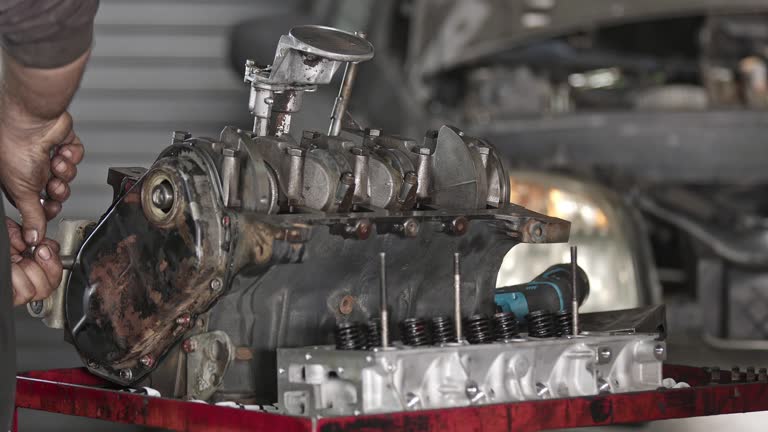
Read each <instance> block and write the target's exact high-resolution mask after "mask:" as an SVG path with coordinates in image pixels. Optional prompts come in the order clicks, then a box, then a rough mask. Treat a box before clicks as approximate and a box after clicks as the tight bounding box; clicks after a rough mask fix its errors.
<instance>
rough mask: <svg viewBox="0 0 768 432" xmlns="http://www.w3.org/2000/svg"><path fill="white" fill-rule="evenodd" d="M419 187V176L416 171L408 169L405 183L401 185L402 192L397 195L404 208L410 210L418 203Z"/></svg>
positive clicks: (401, 206) (398, 201)
mask: <svg viewBox="0 0 768 432" xmlns="http://www.w3.org/2000/svg"><path fill="white" fill-rule="evenodd" d="M417 189H418V178H417V176H416V173H414V172H413V171H408V172H407V173H405V178H404V179H403V184H402V186H401V187H400V193H399V194H398V196H397V203H398V204H399V205H400V208H402V209H403V210H410V209H412V208H413V206H414V205H415V204H416V193H417Z"/></svg>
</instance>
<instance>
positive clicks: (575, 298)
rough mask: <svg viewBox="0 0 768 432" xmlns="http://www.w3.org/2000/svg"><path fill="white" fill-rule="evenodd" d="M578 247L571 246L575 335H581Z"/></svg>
mask: <svg viewBox="0 0 768 432" xmlns="http://www.w3.org/2000/svg"><path fill="white" fill-rule="evenodd" d="M577 253H578V251H577V247H576V246H571V278H572V279H573V280H572V281H571V290H572V291H573V300H571V314H572V317H573V335H574V336H576V335H578V334H579V297H578V294H577V293H578V291H577V289H576V285H577V281H578V280H579V266H578V264H577V263H576V260H577Z"/></svg>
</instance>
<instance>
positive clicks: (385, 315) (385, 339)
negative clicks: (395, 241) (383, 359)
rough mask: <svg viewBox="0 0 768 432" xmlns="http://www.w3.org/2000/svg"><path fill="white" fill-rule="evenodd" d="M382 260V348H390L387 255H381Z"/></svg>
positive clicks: (380, 281)
mask: <svg viewBox="0 0 768 432" xmlns="http://www.w3.org/2000/svg"><path fill="white" fill-rule="evenodd" d="M379 258H380V260H381V278H380V279H379V283H380V284H381V347H382V348H387V347H389V312H388V311H387V253H386V252H381V253H380V254H379Z"/></svg>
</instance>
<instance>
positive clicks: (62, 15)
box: [0, 0, 99, 68]
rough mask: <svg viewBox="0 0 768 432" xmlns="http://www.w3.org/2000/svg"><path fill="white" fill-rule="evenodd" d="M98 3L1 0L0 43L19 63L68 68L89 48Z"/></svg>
mask: <svg viewBox="0 0 768 432" xmlns="http://www.w3.org/2000/svg"><path fill="white" fill-rule="evenodd" d="M98 7H99V0H0V35H1V36H0V43H2V46H3V49H4V50H5V52H6V53H8V55H10V56H11V57H13V58H14V59H15V60H16V61H18V62H19V63H21V64H23V65H25V66H29V67H36V68H55V67H60V66H64V65H67V64H69V63H71V62H72V61H74V60H75V59H77V58H78V57H80V56H81V55H82V54H83V53H84V52H85V51H87V50H88V48H90V46H91V43H92V41H93V18H94V16H95V15H96V10H97V9H98Z"/></svg>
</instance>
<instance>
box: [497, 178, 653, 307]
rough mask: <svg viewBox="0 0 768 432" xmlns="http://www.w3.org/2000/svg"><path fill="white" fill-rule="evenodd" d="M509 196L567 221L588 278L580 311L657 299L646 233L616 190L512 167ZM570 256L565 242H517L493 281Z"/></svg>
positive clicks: (520, 279)
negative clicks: (587, 293)
mask: <svg viewBox="0 0 768 432" xmlns="http://www.w3.org/2000/svg"><path fill="white" fill-rule="evenodd" d="M510 191H511V192H510V201H511V202H513V203H515V204H519V205H522V206H524V207H526V208H528V209H530V210H533V211H536V212H539V213H544V214H547V215H549V216H554V217H558V218H561V219H565V220H568V221H570V222H571V238H570V243H571V244H573V245H578V246H579V265H580V266H581V267H582V268H583V269H584V270H585V271H586V273H587V275H588V276H589V280H590V294H589V297H588V298H587V300H586V302H585V303H584V305H583V306H582V307H581V309H580V310H581V311H584V312H590V311H604V310H616V309H627V308H634V307H638V306H641V305H643V304H647V303H650V302H653V301H655V300H657V298H656V296H655V294H656V293H658V291H659V290H658V289H654V288H652V287H654V285H655V286H658V282H654V278H653V277H652V275H653V274H654V271H653V266H652V265H651V260H650V252H649V251H650V246H649V244H648V238H647V236H646V235H645V234H644V232H643V230H642V229H641V228H642V227H641V225H642V220H641V219H640V218H639V217H637V216H636V215H635V214H634V213H633V211H632V210H631V209H630V208H628V207H627V206H626V205H625V204H624V202H623V201H622V200H621V198H620V197H619V196H617V195H616V194H615V193H613V192H612V191H610V190H608V189H605V188H603V187H601V186H599V185H596V184H594V183H589V182H586V181H582V180H577V179H574V178H571V177H566V176H564V175H557V174H550V173H542V172H534V171H510ZM569 260H570V251H569V245H567V244H555V245H538V244H520V245H517V246H515V247H514V248H512V250H510V252H509V253H508V254H507V256H506V257H505V258H504V262H503V263H502V265H501V269H500V270H499V275H498V279H497V283H496V286H497V287H502V286H508V285H516V284H521V283H525V282H528V281H530V280H531V279H532V278H534V277H536V276H537V275H538V274H539V273H541V272H542V271H543V270H544V269H546V268H547V267H548V266H550V265H551V264H552V263H553V262H568V261H569Z"/></svg>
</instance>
